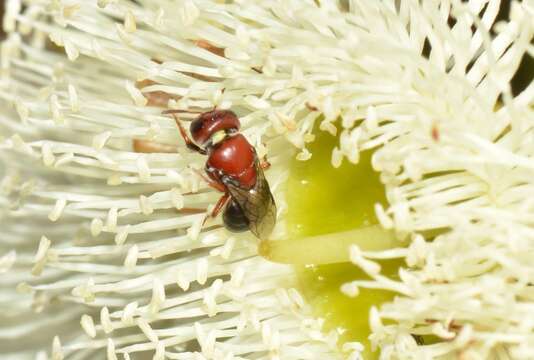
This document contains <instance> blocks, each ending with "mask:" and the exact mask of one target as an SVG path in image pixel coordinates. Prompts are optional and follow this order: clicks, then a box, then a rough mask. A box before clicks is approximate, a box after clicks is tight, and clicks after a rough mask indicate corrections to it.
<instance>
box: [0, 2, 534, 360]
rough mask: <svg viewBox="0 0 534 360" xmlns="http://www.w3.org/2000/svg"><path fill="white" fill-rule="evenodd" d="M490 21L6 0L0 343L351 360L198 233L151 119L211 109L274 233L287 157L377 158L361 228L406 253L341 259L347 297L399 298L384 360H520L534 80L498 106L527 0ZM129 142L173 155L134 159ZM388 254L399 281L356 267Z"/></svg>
mask: <svg viewBox="0 0 534 360" xmlns="http://www.w3.org/2000/svg"><path fill="white" fill-rule="evenodd" d="M499 7H500V1H496V0H495V1H483V0H471V1H467V2H461V1H456V0H452V1H422V2H418V1H410V0H406V1H404V0H401V1H393V0H384V1H367V0H361V1H359V0H348V1H334V0H321V1H312V0H289V1H282V0H280V1H266V0H265V1H263V0H261V1H235V2H228V3H226V2H223V1H215V0H194V1H193V0H180V1H171V0H137V1H129V0H98V1H96V0H94V1H93V0H91V1H89V0H68V1H67V0H24V1H22V0H8V1H7V3H6V15H5V18H4V23H3V25H4V29H5V30H6V31H7V32H8V36H7V39H6V40H5V41H4V42H3V43H2V45H1V49H0V77H1V78H0V101H1V104H2V112H1V114H0V141H1V142H0V151H1V153H0V173H2V172H3V178H2V180H1V185H0V189H1V193H0V211H1V212H0V218H1V224H2V233H1V234H0V286H1V287H2V291H1V292H0V304H1V305H2V309H3V311H2V312H1V313H0V348H2V350H4V349H6V350H5V351H6V352H7V353H8V354H9V355H10V356H13V357H16V358H31V359H33V358H35V357H36V356H37V358H38V359H44V358H46V357H47V356H49V357H50V358H52V359H62V358H69V359H70V358H72V359H93V358H104V357H105V356H107V358H108V359H120V358H125V359H130V358H131V359H136V358H144V356H147V357H148V358H150V357H153V358H154V359H158V360H159V359H164V358H168V359H225V360H226V359H228V360H230V359H244V358H246V359H337V358H346V357H351V358H354V359H356V358H358V356H359V351H360V350H361V345H360V344H346V345H345V346H344V347H343V348H341V349H339V348H338V347H337V346H336V341H337V336H338V333H337V332H336V331H331V332H325V331H324V330H323V329H322V321H321V320H320V319H314V318H313V317H311V315H310V314H311V312H310V309H309V306H308V305H307V304H306V302H305V301H304V300H303V299H302V298H301V297H300V295H299V293H298V292H297V291H296V290H294V289H293V287H294V286H295V279H294V273H293V270H292V268H291V267H287V266H280V265H275V264H271V263H268V262H266V261H264V260H263V259H261V258H259V257H257V256H256V243H255V240H254V239H252V238H251V235H250V234H244V235H239V236H236V235H232V234H230V233H228V232H226V231H225V230H224V229H222V227H221V226H220V220H217V221H211V220H210V221H208V222H207V224H206V225H205V226H204V227H202V223H203V221H204V218H205V216H206V211H207V210H208V209H209V208H210V206H211V205H212V204H214V203H215V202H216V200H217V197H218V196H219V194H218V193H216V192H214V191H212V190H210V189H209V188H208V187H207V186H206V184H205V183H204V182H203V181H202V179H201V178H199V176H198V175H197V172H196V170H198V169H201V168H202V166H203V161H205V159H204V158H203V157H201V156H198V155H196V154H192V153H190V152H188V151H187V150H186V148H185V146H184V145H183V142H182V141H181V139H180V137H179V135H178V132H177V129H176V126H175V124H174V122H173V120H172V119H170V118H169V117H166V116H162V115H161V111H162V110H163V109H164V108H175V109H205V110H207V109H211V108H213V107H214V106H217V107H219V108H232V109H233V110H234V111H235V112H236V113H238V115H239V116H240V118H241V122H242V125H243V133H244V134H245V136H247V138H248V139H249V141H250V142H251V143H252V144H253V145H254V146H255V147H256V149H257V151H258V153H259V155H260V156H263V155H265V154H267V155H268V156H269V161H270V162H271V163H272V164H273V166H272V168H271V169H270V170H269V171H268V172H267V174H266V175H267V177H268V178H269V180H270V184H271V187H272V189H273V191H274V194H275V197H276V199H277V202H278V205H279V216H280V218H283V213H284V210H285V204H284V200H283V190H284V187H283V185H284V179H285V178H286V177H287V175H288V173H287V162H288V159H290V158H291V157H292V156H297V158H298V159H301V160H306V159H308V158H310V157H311V156H313V154H311V153H310V152H309V151H308V150H307V148H306V145H307V144H308V143H310V142H311V141H313V139H314V134H313V133H312V130H313V129H314V127H316V126H318V127H319V129H320V130H322V131H327V132H329V133H331V134H332V135H337V136H339V145H338V147H337V148H336V149H334V151H333V152H332V165H333V166H338V165H339V164H341V162H342V161H350V162H352V163H356V162H358V160H359V153H360V152H361V151H363V150H367V149H376V150H375V152H374V154H373V158H372V161H373V167H374V168H375V170H377V171H379V172H380V173H381V180H382V182H383V183H384V184H385V186H386V190H387V196H388V201H389V207H388V208H387V209H383V208H381V207H377V216H378V218H379V219H380V222H381V224H382V225H383V226H384V227H386V228H392V229H394V230H395V231H396V232H397V233H398V235H399V236H400V237H403V238H406V239H407V240H409V241H407V248H404V249H393V250H389V251H387V252H384V253H369V252H365V251H361V250H360V249H358V248H353V249H351V250H350V251H351V259H352V261H353V262H354V263H355V264H356V265H358V266H360V267H362V268H363V269H364V270H365V271H366V272H367V273H368V274H369V275H370V276H371V278H372V280H366V281H362V280H355V281H354V282H352V283H350V284H345V285H344V286H343V290H344V291H346V292H347V293H348V294H350V295H357V293H358V287H370V288H381V289H389V290H392V291H395V292H397V293H398V294H399V296H398V297H397V298H396V299H395V300H394V301H392V302H391V303H387V304H384V305H382V306H380V307H376V308H373V309H372V311H371V328H372V334H371V340H372V343H373V345H374V346H376V347H379V348H380V349H381V356H382V357H383V358H384V359H399V358H406V357H407V356H410V357H413V358H417V359H419V358H421V359H430V358H436V357H447V356H449V357H456V356H464V357H465V358H480V359H484V358H488V357H490V356H493V357H495V358H499V359H507V358H513V359H523V358H524V359H529V358H532V357H534V322H533V321H532V320H530V319H531V316H530V314H531V310H532V309H533V308H534V293H533V291H532V285H531V284H532V283H534V266H533V265H532V261H531V258H532V255H533V254H534V223H533V220H532V218H534V202H533V200H532V196H531V195H532V194H534V180H533V179H534V177H533V176H532V174H533V171H534V159H533V157H532V156H533V154H534V141H533V139H534V130H533V129H534V126H533V124H534V111H533V109H532V106H533V105H534V85H532V83H531V84H530V85H528V86H527V87H526V88H525V89H524V90H523V91H522V92H521V93H520V94H518V95H516V96H512V93H511V89H510V80H511V78H512V77H513V75H514V74H515V72H516V71H517V68H518V66H519V63H520V61H521V59H522V58H523V56H529V55H528V54H530V56H532V54H533V52H534V48H533V46H532V45H531V40H532V37H533V33H534V24H533V23H532V18H533V17H534V3H533V2H532V1H531V0H524V1H522V2H520V1H513V2H512V4H511V10H510V19H509V20H507V21H503V22H499V23H495V18H496V15H497V12H498V10H499ZM490 29H491V32H490ZM193 116H194V115H193V114H184V115H182V118H183V119H184V120H187V119H190V118H192V117H193ZM133 139H144V140H150V141H156V142H159V143H163V144H167V145H171V146H176V147H177V148H178V153H177V154H139V153H136V152H134V151H133V150H132V141H133ZM288 142H289V143H290V144H292V145H293V146H288ZM293 149H295V151H294V150H293ZM2 168H3V170H2ZM281 231H283V229H281ZM432 239H433V240H432ZM347 251H348V250H347ZM391 257H398V258H404V259H405V260H406V268H405V269H402V270H401V271H400V273H399V277H398V278H395V279H390V278H387V277H384V276H382V275H381V274H380V267H379V266H377V264H376V263H375V262H374V259H383V258H391ZM4 289H5V290H4ZM413 335H420V336H425V335H433V336H436V337H438V338H441V339H442V340H443V341H439V342H436V343H434V344H432V343H425V344H423V345H420V344H417V343H416V341H415V338H414V336H413ZM343 350H346V351H345V352H344V351H343Z"/></svg>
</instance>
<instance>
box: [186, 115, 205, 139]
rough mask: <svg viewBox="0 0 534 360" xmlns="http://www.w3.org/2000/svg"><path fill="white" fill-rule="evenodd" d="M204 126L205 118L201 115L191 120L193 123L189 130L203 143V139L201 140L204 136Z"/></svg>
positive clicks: (194, 137)
mask: <svg viewBox="0 0 534 360" xmlns="http://www.w3.org/2000/svg"><path fill="white" fill-rule="evenodd" d="M203 127H204V118H202V117H199V118H198V119H195V120H193V121H192V122H191V125H190V126H189V132H190V133H191V136H192V137H193V139H194V140H195V141H196V142H200V143H202V142H203V141H199V140H200V138H201V137H202V128H203Z"/></svg>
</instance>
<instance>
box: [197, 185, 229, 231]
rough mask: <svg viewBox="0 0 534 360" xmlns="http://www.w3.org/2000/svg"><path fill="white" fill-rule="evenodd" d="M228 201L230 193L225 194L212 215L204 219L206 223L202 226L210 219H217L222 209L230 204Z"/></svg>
mask: <svg viewBox="0 0 534 360" xmlns="http://www.w3.org/2000/svg"><path fill="white" fill-rule="evenodd" d="M228 199H230V193H224V195H223V196H221V197H220V199H219V201H217V203H216V204H215V207H214V208H213V210H212V211H211V213H210V214H209V215H208V216H206V217H205V218H204V221H203V222H202V226H204V224H205V223H206V221H208V219H215V218H216V217H217V215H219V213H220V212H221V210H222V208H223V207H224V205H226V203H227V202H228Z"/></svg>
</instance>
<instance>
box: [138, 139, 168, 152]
mask: <svg viewBox="0 0 534 360" xmlns="http://www.w3.org/2000/svg"><path fill="white" fill-rule="evenodd" d="M132 145H133V150H134V151H135V152H138V153H177V152H178V149H177V148H176V146H173V145H166V144H160V143H157V142H154V141H150V140H139V139H134V140H133V144H132Z"/></svg>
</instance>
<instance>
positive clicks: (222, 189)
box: [193, 169, 227, 193]
mask: <svg viewBox="0 0 534 360" xmlns="http://www.w3.org/2000/svg"><path fill="white" fill-rule="evenodd" d="M193 171H194V172H196V173H197V175H198V176H200V177H201V178H202V179H203V180H204V181H205V182H207V183H208V185H209V186H211V187H212V188H214V189H215V190H219V191H220V192H223V193H226V191H227V190H226V186H224V185H223V184H221V183H219V182H217V181H215V180H212V179H210V178H209V177H207V176H206V175H204V173H202V172H201V171H200V170H197V169H193Z"/></svg>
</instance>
